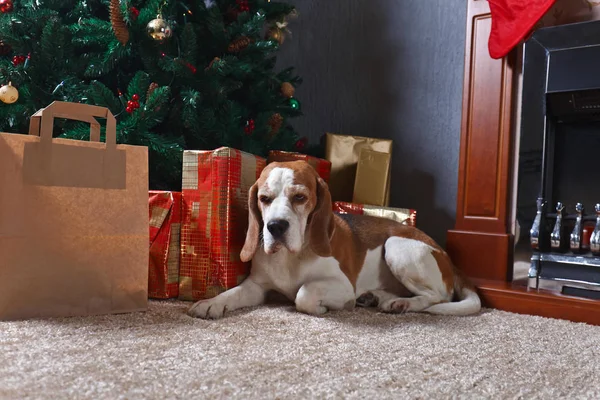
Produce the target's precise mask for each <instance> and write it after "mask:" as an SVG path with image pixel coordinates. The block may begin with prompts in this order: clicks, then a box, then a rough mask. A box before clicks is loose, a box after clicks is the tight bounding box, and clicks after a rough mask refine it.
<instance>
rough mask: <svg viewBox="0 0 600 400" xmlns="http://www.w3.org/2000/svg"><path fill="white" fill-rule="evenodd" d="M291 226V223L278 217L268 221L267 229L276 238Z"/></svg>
mask: <svg viewBox="0 0 600 400" xmlns="http://www.w3.org/2000/svg"><path fill="white" fill-rule="evenodd" d="M289 227H290V223H289V222H287V221H286V220H285V219H276V220H273V221H269V223H267V229H268V230H269V232H271V235H273V237H274V238H275V239H279V238H281V237H282V236H283V234H284V233H285V231H287V229H288V228H289Z"/></svg>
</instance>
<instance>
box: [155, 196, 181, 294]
mask: <svg viewBox="0 0 600 400" xmlns="http://www.w3.org/2000/svg"><path fill="white" fill-rule="evenodd" d="M149 213H150V263H149V266H148V297H150V298H154V299H170V298H176V297H178V296H179V247H180V243H181V242H180V231H181V192H163V191H150V193H149Z"/></svg>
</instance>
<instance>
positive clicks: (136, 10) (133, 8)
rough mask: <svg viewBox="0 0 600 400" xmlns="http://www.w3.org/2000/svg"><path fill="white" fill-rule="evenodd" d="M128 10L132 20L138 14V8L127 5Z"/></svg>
mask: <svg viewBox="0 0 600 400" xmlns="http://www.w3.org/2000/svg"><path fill="white" fill-rule="evenodd" d="M129 12H130V13H131V17H132V19H133V20H134V21H135V20H136V19H137V17H139V16H140V10H138V9H137V8H135V7H129Z"/></svg>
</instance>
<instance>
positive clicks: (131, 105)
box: [125, 94, 140, 114]
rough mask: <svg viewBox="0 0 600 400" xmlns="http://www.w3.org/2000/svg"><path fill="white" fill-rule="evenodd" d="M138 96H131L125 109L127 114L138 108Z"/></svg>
mask: <svg viewBox="0 0 600 400" xmlns="http://www.w3.org/2000/svg"><path fill="white" fill-rule="evenodd" d="M139 100H140V96H139V95H138V94H133V95H132V96H131V100H129V101H128V102H127V107H125V111H127V112H128V113H129V114H131V113H133V112H134V111H135V110H137V109H138V108H140V102H139Z"/></svg>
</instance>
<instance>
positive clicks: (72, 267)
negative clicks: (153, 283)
mask: <svg viewBox="0 0 600 400" xmlns="http://www.w3.org/2000/svg"><path fill="white" fill-rule="evenodd" d="M96 117H99V118H102V119H104V120H105V121H106V143H98V141H99V139H100V124H99V123H98V122H97V121H96V119H95V118H96ZM55 118H66V119H72V120H77V121H84V122H87V123H88V124H90V139H91V140H90V141H83V140H69V139H60V138H54V139H53V132H52V130H53V121H54V119H55ZM116 126H117V124H116V120H115V117H114V116H113V115H112V113H111V112H110V111H109V110H108V109H106V108H104V107H98V106H92V105H87V104H79V103H67V102H54V103H52V104H50V105H49V106H48V107H46V108H44V109H42V110H40V111H38V112H37V113H35V114H34V115H33V116H32V118H31V119H30V130H29V135H23V134H8V133H0V171H1V172H0V319H6V320H13V319H27V318H46V317H69V316H87V315H98V314H111V313H124V312H132V311H143V310H146V309H147V305H148V149H147V148H146V147H142V146H129V145H121V144H117V143H116V139H117V132H116V129H117V128H116Z"/></svg>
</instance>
